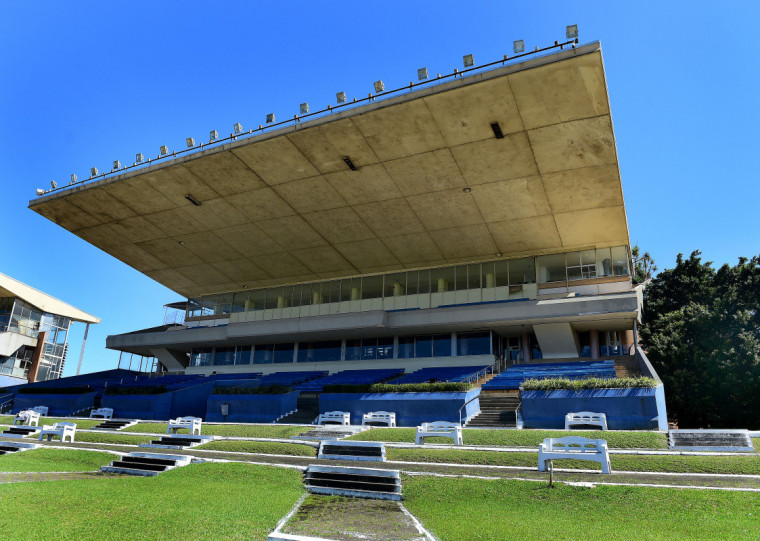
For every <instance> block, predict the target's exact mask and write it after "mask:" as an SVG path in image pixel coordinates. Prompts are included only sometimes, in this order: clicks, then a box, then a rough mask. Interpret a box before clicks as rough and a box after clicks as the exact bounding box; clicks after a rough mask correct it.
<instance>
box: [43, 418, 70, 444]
mask: <svg viewBox="0 0 760 541" xmlns="http://www.w3.org/2000/svg"><path fill="white" fill-rule="evenodd" d="M76 433H77V425H76V424H75V423H66V422H64V423H55V424H54V425H53V426H50V425H45V426H43V427H42V432H40V441H42V438H44V437H46V436H47V441H52V440H53V436H60V437H61V442H64V441H66V438H69V441H70V442H71V443H74V435H75V434H76Z"/></svg>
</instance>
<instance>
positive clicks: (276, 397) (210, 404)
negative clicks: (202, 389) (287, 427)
mask: <svg viewBox="0 0 760 541" xmlns="http://www.w3.org/2000/svg"><path fill="white" fill-rule="evenodd" d="M297 402H298V391H293V392H290V393H285V394H212V395H210V396H209V397H208V401H207V403H206V422H214V423H217V422H225V421H226V422H230V423H271V422H274V421H275V419H278V418H279V417H282V416H283V415H285V414H286V413H289V412H291V411H293V410H295V409H296V404H297ZM222 404H227V405H228V406H229V414H228V415H226V416H223V415H222Z"/></svg>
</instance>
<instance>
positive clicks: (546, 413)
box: [520, 385, 667, 430]
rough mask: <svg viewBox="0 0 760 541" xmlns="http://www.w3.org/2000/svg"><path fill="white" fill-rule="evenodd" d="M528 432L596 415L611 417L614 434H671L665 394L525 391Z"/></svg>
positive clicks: (524, 414) (654, 391) (660, 389)
mask: <svg viewBox="0 0 760 541" xmlns="http://www.w3.org/2000/svg"><path fill="white" fill-rule="evenodd" d="M520 396H521V398H522V421H523V426H524V428H555V429H564V428H565V414H567V413H570V412H574V411H593V412H595V413H604V414H605V415H606V416H607V426H608V428H609V429H610V430H657V429H660V430H667V413H666V411H665V391H664V388H663V386H662V385H660V386H658V387H655V388H654V389H646V388H634V389H584V390H581V391H568V390H556V391H522V392H521V393H520Z"/></svg>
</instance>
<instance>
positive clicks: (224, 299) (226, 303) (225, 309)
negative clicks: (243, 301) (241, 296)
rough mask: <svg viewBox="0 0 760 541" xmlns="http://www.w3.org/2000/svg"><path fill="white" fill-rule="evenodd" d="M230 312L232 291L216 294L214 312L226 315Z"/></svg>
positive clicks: (218, 314)
mask: <svg viewBox="0 0 760 541" xmlns="http://www.w3.org/2000/svg"><path fill="white" fill-rule="evenodd" d="M230 312H232V293H223V294H221V295H218V296H217V298H216V307H215V308H214V314H215V315H217V316H228V315H230Z"/></svg>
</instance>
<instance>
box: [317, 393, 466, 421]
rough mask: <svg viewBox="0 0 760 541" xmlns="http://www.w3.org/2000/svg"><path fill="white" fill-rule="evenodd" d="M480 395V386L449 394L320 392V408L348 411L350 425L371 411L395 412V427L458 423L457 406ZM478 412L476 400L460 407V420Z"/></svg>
mask: <svg viewBox="0 0 760 541" xmlns="http://www.w3.org/2000/svg"><path fill="white" fill-rule="evenodd" d="M478 395H480V389H473V390H471V391H467V392H449V393H323V394H322V395H320V397H319V411H320V413H321V412H325V411H336V410H337V411H347V412H349V413H351V424H352V425H360V424H361V422H362V415H364V414H365V413H369V412H371V411H391V412H395V413H396V426H417V425H419V424H420V423H425V422H432V421H449V422H452V423H458V422H459V408H461V407H462V406H463V405H464V404H465V403H466V402H467V401H468V400H470V399H472V398H474V397H477V396H478ZM479 412H480V403H479V400H478V399H475V400H473V401H472V402H470V403H469V404H467V406H466V407H465V409H463V410H462V422H464V421H465V420H467V419H469V418H470V417H472V416H473V415H475V414H477V413H479Z"/></svg>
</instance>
